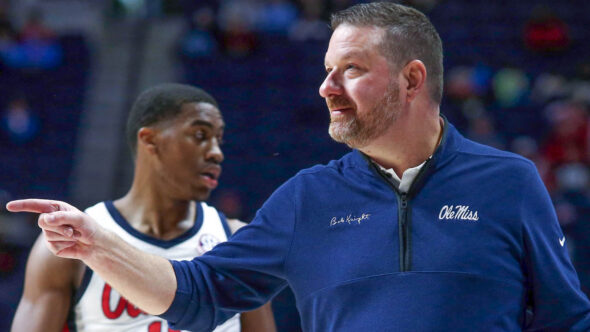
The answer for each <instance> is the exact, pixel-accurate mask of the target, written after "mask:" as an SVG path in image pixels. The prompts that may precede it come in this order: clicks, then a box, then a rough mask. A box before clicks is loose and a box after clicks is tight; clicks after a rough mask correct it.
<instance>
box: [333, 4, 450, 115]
mask: <svg viewBox="0 0 590 332" xmlns="http://www.w3.org/2000/svg"><path fill="white" fill-rule="evenodd" d="M330 23H331V26H332V30H336V28H337V27H338V26H339V25H341V24H350V25H352V26H375V27H379V28H383V29H384V30H385V35H384V37H383V41H382V44H381V46H382V52H383V55H384V56H386V57H387V58H388V59H389V61H390V63H391V64H393V65H394V68H395V69H396V70H400V69H401V68H403V66H405V65H406V64H407V63H408V62H410V61H412V60H416V59H417V60H420V61H422V62H423V63H424V66H426V70H427V82H428V85H429V87H430V91H429V92H430V97H431V99H432V100H433V101H435V102H436V103H438V104H440V102H441V99H442V91H443V50H442V41H441V40H440V36H439V35H438V32H436V29H435V28H434V26H433V25H432V23H431V22H430V20H429V19H428V18H427V17H426V15H424V14H422V13H421V12H420V11H418V10H416V9H414V8H411V7H407V6H403V5H399V4H396V3H392V2H373V3H363V4H358V5H354V6H352V7H349V8H347V9H344V10H341V11H339V12H336V13H334V14H332V17H331V22H330Z"/></svg>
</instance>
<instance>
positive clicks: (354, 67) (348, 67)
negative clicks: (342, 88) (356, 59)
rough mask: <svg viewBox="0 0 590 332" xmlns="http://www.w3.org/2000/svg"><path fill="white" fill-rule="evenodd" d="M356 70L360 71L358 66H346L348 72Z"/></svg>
mask: <svg viewBox="0 0 590 332" xmlns="http://www.w3.org/2000/svg"><path fill="white" fill-rule="evenodd" d="M355 69H358V67H357V66H356V65H353V64H349V65H346V70H355Z"/></svg>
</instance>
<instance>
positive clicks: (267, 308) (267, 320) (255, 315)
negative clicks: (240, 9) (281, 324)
mask: <svg viewBox="0 0 590 332" xmlns="http://www.w3.org/2000/svg"><path fill="white" fill-rule="evenodd" d="M227 224H228V226H229V228H230V230H231V232H232V234H233V233H235V232H236V231H237V230H238V229H240V228H242V227H244V226H246V225H247V224H246V223H245V222H243V221H240V220H238V219H227ZM240 324H241V326H242V332H275V331H276V330H277V328H276V324H275V319H274V316H273V313H272V306H271V303H270V302H267V303H266V304H265V305H263V306H262V307H260V308H258V309H256V310H252V311H247V312H244V313H242V314H241V315H240Z"/></svg>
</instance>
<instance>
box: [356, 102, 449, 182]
mask: <svg viewBox="0 0 590 332" xmlns="http://www.w3.org/2000/svg"><path fill="white" fill-rule="evenodd" d="M443 125H444V121H443V119H442V118H441V117H440V116H438V113H437V114H436V116H428V117H421V118H420V119H419V118H418V117H414V118H412V117H411V116H407V117H405V118H399V119H397V120H396V124H395V125H393V126H391V128H390V129H389V131H387V132H386V133H385V134H384V135H382V136H381V137H379V138H377V139H376V140H375V141H373V142H371V144H369V145H368V146H366V147H364V148H362V149H360V150H361V151H362V152H363V153H364V154H366V155H367V156H369V157H370V158H371V159H372V160H373V161H375V162H376V163H378V164H379V165H381V166H382V167H384V168H387V169H389V168H391V169H393V170H394V171H395V173H396V174H397V175H398V176H399V177H400V178H401V177H402V175H403V173H404V171H405V170H407V169H408V168H412V167H416V166H418V165H420V164H422V163H423V162H424V161H425V160H427V159H428V158H429V157H430V156H432V154H433V153H434V151H435V150H436V148H437V146H438V144H439V143H440V140H441V138H442V129H443Z"/></svg>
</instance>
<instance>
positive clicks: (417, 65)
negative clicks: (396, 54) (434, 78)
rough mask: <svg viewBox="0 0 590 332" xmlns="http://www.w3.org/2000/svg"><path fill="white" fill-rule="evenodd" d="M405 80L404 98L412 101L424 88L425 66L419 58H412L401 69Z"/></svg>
mask: <svg viewBox="0 0 590 332" xmlns="http://www.w3.org/2000/svg"><path fill="white" fill-rule="evenodd" d="M402 75H403V78H404V80H405V81H406V100H407V101H408V102H411V101H413V100H414V99H416V97H417V96H418V95H419V94H420V92H421V91H422V90H423V89H425V88H426V75H427V74H426V66H424V63H423V62H422V61H420V60H412V61H410V62H408V64H407V65H406V66H405V67H404V69H403V70H402Z"/></svg>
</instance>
